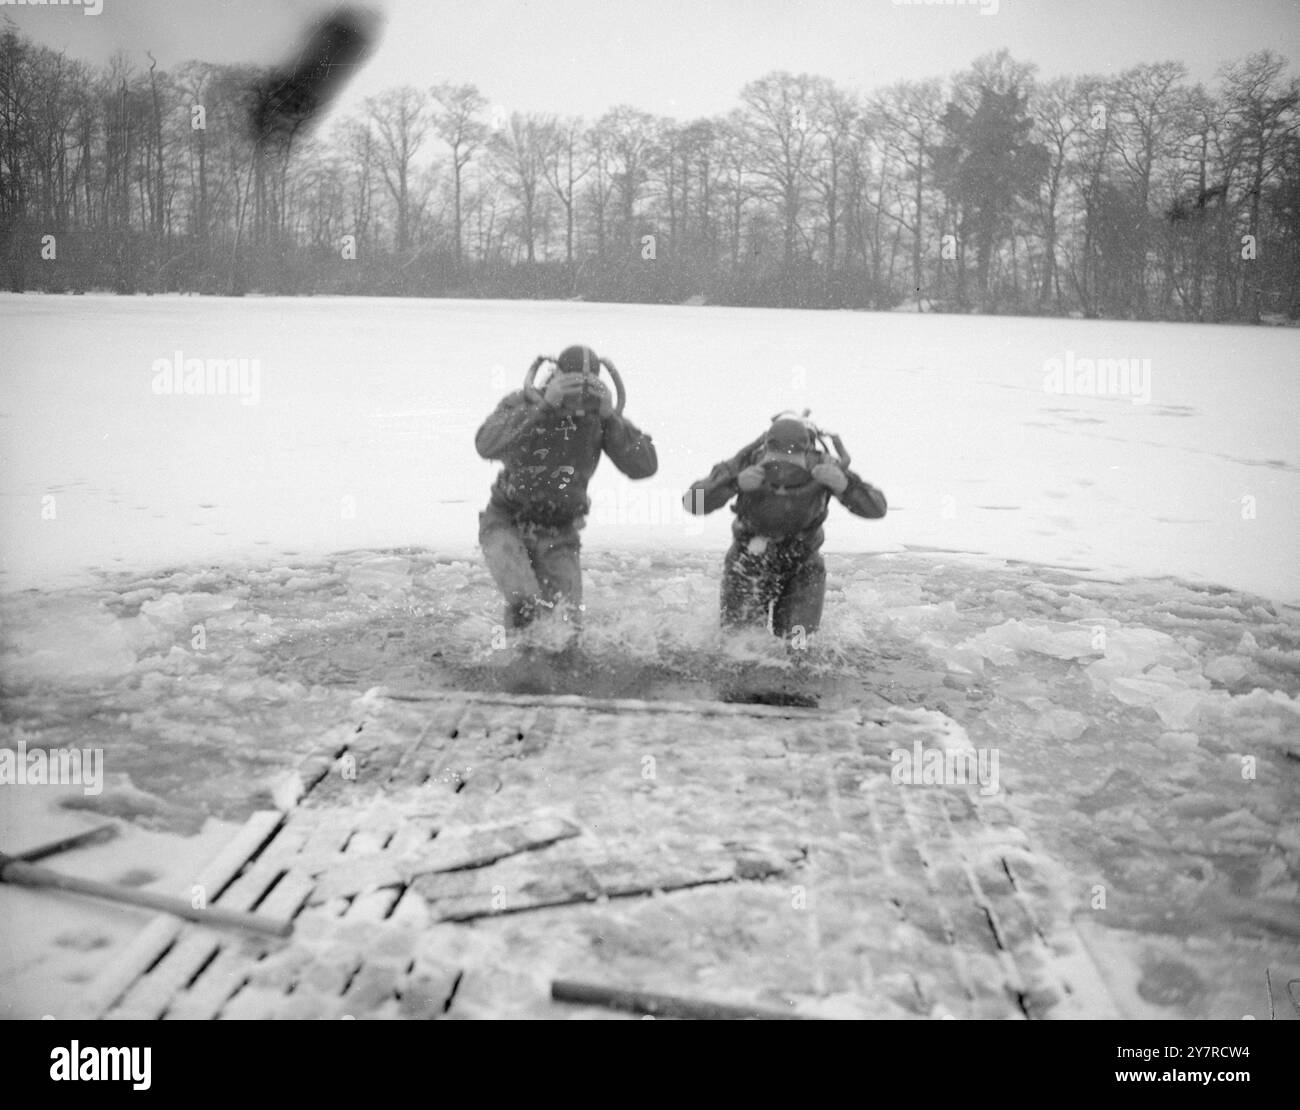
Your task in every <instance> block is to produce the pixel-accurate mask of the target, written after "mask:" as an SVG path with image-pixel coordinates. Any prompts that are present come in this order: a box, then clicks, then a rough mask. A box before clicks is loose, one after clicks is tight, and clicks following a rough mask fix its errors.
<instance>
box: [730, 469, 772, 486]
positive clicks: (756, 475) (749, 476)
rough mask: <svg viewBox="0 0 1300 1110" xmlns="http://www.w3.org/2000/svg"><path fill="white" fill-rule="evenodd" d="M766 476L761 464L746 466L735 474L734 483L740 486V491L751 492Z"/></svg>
mask: <svg viewBox="0 0 1300 1110" xmlns="http://www.w3.org/2000/svg"><path fill="white" fill-rule="evenodd" d="M766 477H767V474H766V472H765V471H764V470H763V468H762V467H761V466H747V467H745V469H744V470H742V471H741V472H740V473H739V474H737V475H736V485H738V486H739V487H740V489H741V492H742V493H753V492H754V491H755V490H756V489H758V487H759V486H761V485H762V484H763V480H764V479H765V478H766Z"/></svg>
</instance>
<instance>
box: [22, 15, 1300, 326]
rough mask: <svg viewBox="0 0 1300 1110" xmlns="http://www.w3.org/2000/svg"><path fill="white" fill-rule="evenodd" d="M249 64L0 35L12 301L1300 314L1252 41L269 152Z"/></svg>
mask: <svg viewBox="0 0 1300 1110" xmlns="http://www.w3.org/2000/svg"><path fill="white" fill-rule="evenodd" d="M264 76H265V73H264V71H260V70H258V69H257V68H255V67H248V66H229V65H212V64H208V63H205V62H197V61H195V62H189V63H186V64H184V65H182V66H180V67H178V68H177V69H176V70H175V71H173V72H167V71H164V70H162V69H161V68H159V67H158V66H157V65H156V64H155V63H154V62H153V59H152V58H150V65H149V66H148V68H147V69H144V68H141V67H138V66H133V65H132V64H131V63H130V62H129V61H128V60H127V59H126V58H125V57H124V56H118V57H116V58H114V59H113V60H112V61H111V62H109V63H108V64H107V65H106V66H104V67H101V68H99V69H94V68H91V67H89V66H87V65H85V64H83V63H81V62H77V61H73V60H69V59H68V58H67V57H66V56H64V55H63V54H62V53H59V52H55V51H52V50H50V49H48V48H45V47H42V46H39V45H36V44H34V43H32V42H30V41H28V40H26V39H24V38H23V37H22V36H21V35H20V34H19V33H18V32H17V31H16V29H15V28H14V27H13V25H12V24H9V25H7V26H5V28H4V30H3V33H2V34H0V265H2V266H3V269H4V274H3V276H0V281H2V282H4V283H5V284H6V285H7V286H8V287H9V288H10V289H13V290H16V291H21V290H46V291H51V292H59V291H84V290H87V289H110V290H115V291H118V292H122V293H131V292H163V291H192V292H200V293H218V294H236V295H238V294H242V293H246V292H264V293H278V294H298V293H304V294H305V293H335V294H382V295H398V296H467V297H486V296H491V297H554V298H563V297H569V298H588V299H593V300H614V301H637V302H655V303H681V302H687V301H695V302H697V303H698V302H708V303H715V304H735V305H771V306H782V307H803V308H869V309H888V308H896V307H899V306H905V307H915V308H918V309H933V310H938V311H954V312H956V311H967V312H969V311H977V312H1005V313H1044V314H1065V313H1073V314H1080V315H1083V316H1088V317H1110V318H1137V319H1176V320H1201V321H1219V320H1244V321H1255V322H1257V321H1259V320H1260V319H1261V317H1266V316H1271V315H1284V316H1286V317H1288V318H1291V319H1297V318H1300V82H1298V81H1297V79H1296V78H1294V77H1289V76H1288V75H1287V62H1286V60H1285V59H1283V58H1280V57H1278V56H1277V55H1275V54H1273V53H1272V52H1270V51H1267V50H1265V51H1260V52H1258V53H1255V54H1252V55H1250V56H1249V57H1247V58H1245V59H1242V60H1240V61H1236V62H1232V63H1229V64H1227V65H1225V66H1224V67H1223V68H1222V69H1221V70H1220V72H1219V75H1218V77H1217V79H1216V83H1215V85H1214V87H1213V88H1211V89H1206V88H1205V87H1204V86H1202V85H1200V84H1191V83H1189V81H1188V76H1187V71H1186V68H1185V67H1184V66H1183V65H1182V64H1181V63H1178V62H1172V61H1170V62H1158V63H1150V64H1143V65H1138V66H1135V67H1133V68H1131V69H1129V70H1127V71H1125V72H1123V73H1120V74H1118V75H1117V76H1114V77H1106V78H1103V77H1094V76H1082V77H1062V78H1056V79H1053V80H1050V81H1039V80H1037V79H1036V78H1035V67H1034V66H1033V65H1032V64H1029V63H1026V62H1020V61H1017V60H1015V59H1013V58H1012V57H1011V56H1010V55H1009V54H1008V53H1007V52H1006V51H1001V52H999V53H997V54H992V55H987V56H985V57H982V58H980V59H978V60H976V61H975V62H974V63H973V64H972V65H971V67H970V68H969V69H967V70H965V71H963V72H961V73H958V74H955V75H953V76H952V77H951V78H949V79H946V80H941V79H937V78H936V79H931V80H922V81H904V82H899V83H897V84H894V85H891V86H889V87H887V88H883V89H879V90H876V91H874V92H871V93H865V94H864V93H857V92H853V91H849V90H847V89H845V88H842V87H840V86H839V85H837V84H835V83H834V82H833V81H830V80H828V79H826V78H823V77H817V76H812V75H807V74H790V73H785V72H775V73H769V74H767V75H766V76H763V77H760V78H758V79H756V80H754V81H752V82H750V83H749V84H747V85H746V86H745V87H744V88H743V89H741V90H740V94H739V103H738V104H737V105H736V106H735V107H734V108H733V109H732V110H731V111H729V112H727V113H726V114H725V115H721V116H715V117H711V118H705V119H696V120H690V121H685V122H682V121H677V120H673V119H667V118H663V117H657V116H654V115H651V114H649V113H646V112H644V111H641V110H639V109H637V108H634V107H630V106H627V105H620V106H617V107H614V108H612V109H611V110H609V111H608V112H606V113H605V114H604V115H603V116H601V117H600V118H599V119H597V120H595V121H594V122H588V121H585V120H582V119H575V118H558V117H556V116H554V115H547V114H544V113H536V112H507V111H505V110H503V109H501V108H500V107H498V106H495V105H493V104H492V103H491V102H490V101H489V100H488V98H487V97H485V96H484V95H483V93H482V92H480V90H479V89H478V88H476V87H475V86H474V85H472V84H456V83H440V84H436V85H433V86H431V87H428V88H416V87H413V86H403V87H400V88H393V89H390V90H388V91H386V92H384V93H382V94H381V95H378V96H375V97H373V98H371V99H369V100H367V101H366V102H365V104H364V107H363V108H362V109H361V110H359V111H358V112H356V113H354V114H353V115H351V116H349V117H346V118H341V119H336V120H333V121H331V123H330V125H329V126H328V127H326V128H323V129H316V130H311V129H310V128H308V127H307V126H303V127H294V128H290V129H287V130H284V131H282V132H278V133H276V134H275V135H274V136H273V137H272V138H270V139H266V138H265V137H263V138H262V139H260V140H259V139H258V138H257V137H256V136H255V135H254V134H253V132H252V131H251V130H250V127H249V119H250V113H251V111H252V107H253V106H252V105H251V103H250V97H251V96H252V95H253V94H252V92H251V90H255V89H257V88H258V87H259V81H261V80H262V79H263V78H264Z"/></svg>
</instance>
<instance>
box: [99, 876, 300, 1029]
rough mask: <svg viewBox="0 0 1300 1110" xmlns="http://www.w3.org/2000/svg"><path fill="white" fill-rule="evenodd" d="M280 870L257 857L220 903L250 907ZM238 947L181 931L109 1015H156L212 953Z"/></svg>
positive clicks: (209, 935)
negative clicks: (170, 946) (173, 943)
mask: <svg viewBox="0 0 1300 1110" xmlns="http://www.w3.org/2000/svg"><path fill="white" fill-rule="evenodd" d="M281 873H282V868H281V867H280V865H279V864H275V863H266V862H264V861H263V860H262V859H260V858H259V859H258V860H257V861H256V862H255V863H254V864H253V865H252V866H251V867H249V868H248V869H247V870H246V871H245V872H244V873H243V874H242V875H240V876H239V877H238V878H237V879H235V881H234V882H233V883H231V884H230V886H229V887H228V888H227V889H226V891H225V892H224V893H223V895H222V897H221V900H220V904H221V905H222V906H226V907H228V908H234V909H241V910H246V909H248V908H250V907H251V906H253V905H254V904H255V903H256V902H257V901H258V899H259V898H261V896H262V895H263V894H264V893H266V891H267V889H268V888H270V886H271V884H272V883H274V882H275V881H276V879H277V878H279V876H280V874H281ZM240 948H241V944H240V942H239V941H238V940H237V939H235V938H230V937H221V936H219V935H217V934H215V933H213V932H212V931H211V930H207V929H202V930H198V929H187V930H185V931H184V932H183V933H182V934H181V936H180V937H179V938H178V939H177V942H176V944H175V945H174V946H173V947H172V949H171V951H169V952H168V953H167V954H166V955H165V956H164V957H163V958H162V959H161V960H160V961H159V962H158V964H157V966H156V967H154V968H152V969H151V970H150V971H149V972H148V973H147V974H145V975H143V976H141V977H140V978H139V979H138V980H137V981H136V982H135V983H134V984H133V985H132V986H131V988H130V990H128V991H127V992H126V994H125V995H124V996H123V998H122V1001H121V1002H120V1003H119V1004H118V1006H116V1007H115V1008H114V1011H113V1012H112V1014H111V1016H113V1017H126V1018H133V1019H144V1020H153V1019H156V1018H158V1017H160V1016H161V1015H162V1013H163V1011H164V1010H165V1009H166V1008H167V1007H168V1005H169V1004H170V1003H171V1002H172V1000H173V998H175V996H176V995H177V994H178V993H179V992H180V991H181V990H183V989H184V988H185V985H186V984H187V983H189V981H190V980H191V979H193V978H194V977H195V976H196V975H198V973H199V969H200V968H202V967H203V965H204V964H205V963H207V962H208V961H209V960H211V959H212V958H213V954H214V953H217V952H220V951H224V950H227V949H233V950H239V949H240ZM205 974H206V972H205Z"/></svg>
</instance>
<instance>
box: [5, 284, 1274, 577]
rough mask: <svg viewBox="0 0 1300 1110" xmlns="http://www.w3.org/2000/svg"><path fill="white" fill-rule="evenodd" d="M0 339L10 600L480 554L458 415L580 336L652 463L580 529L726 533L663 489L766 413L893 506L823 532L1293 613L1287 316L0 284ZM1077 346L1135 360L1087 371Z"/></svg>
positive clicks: (655, 539) (713, 457)
mask: <svg viewBox="0 0 1300 1110" xmlns="http://www.w3.org/2000/svg"><path fill="white" fill-rule="evenodd" d="M0 337H2V338H0V460H2V462H3V471H2V473H0V495H2V496H0V568H2V569H0V589H3V590H5V591H12V590H17V589H24V588H28V587H32V586H37V587H52V586H58V585H66V584H73V583H76V582H79V581H84V580H86V579H87V578H88V577H90V576H91V575H92V574H93V573H94V572H96V571H115V570H132V571H137V570H150V569H155V568H160V567H164V566H173V565H179V564H190V563H195V562H197V563H202V564H204V565H207V564H223V565H227V566H228V565H230V564H232V563H238V562H239V561H241V560H249V561H255V562H266V561H270V560H274V559H276V558H278V557H279V556H281V555H283V554H287V553H292V554H297V555H303V556H310V555H318V554H322V553H324V552H327V551H331V550H340V549H355V548H382V547H401V546H419V547H427V548H433V549H436V550H438V551H440V552H445V553H447V554H453V555H467V554H472V553H473V551H474V548H475V543H476V531H477V514H478V512H479V510H480V509H481V508H482V506H483V504H484V503H485V501H486V499H487V493H488V487H489V485H490V483H491V479H492V477H493V474H494V471H495V464H489V463H487V462H484V461H483V460H481V459H479V457H478V456H477V454H476V453H475V451H474V446H473V437H474V432H475V430H476V429H477V428H478V426H479V424H480V423H481V422H482V420H483V419H484V417H485V416H486V415H487V413H488V412H489V411H490V410H491V408H492V407H493V405H494V404H495V403H496V401H497V400H498V399H499V398H500V397H501V396H502V395H503V394H504V393H505V392H507V391H508V390H510V389H514V388H517V387H518V385H519V383H520V381H521V379H522V376H523V373H524V370H525V368H526V367H527V366H528V364H529V362H530V361H531V360H532V358H533V357H534V356H535V355H537V354H552V355H553V354H556V353H558V352H559V351H560V350H561V349H562V348H563V347H565V346H567V345H568V344H570V343H576V342H581V343H586V344H589V345H591V346H593V347H595V348H596V349H597V351H599V352H600V353H601V354H603V355H606V356H608V357H609V358H611V359H612V360H613V361H614V362H615V363H616V364H617V365H618V367H619V368H620V369H621V370H622V372H623V375H624V378H625V379H626V382H627V386H628V392H629V402H628V407H627V414H628V416H629V417H630V418H631V419H632V420H633V421H634V422H636V423H637V424H638V425H639V426H640V427H641V428H643V429H644V430H646V431H649V432H650V433H651V434H652V435H653V436H654V437H655V441H656V444H657V446H658V449H659V457H660V471H659V474H658V475H657V476H656V477H655V478H653V479H650V480H648V481H645V482H641V483H631V482H629V481H628V480H626V479H625V478H623V477H622V475H620V474H618V472H617V471H616V470H615V469H614V467H613V466H612V465H611V464H610V463H609V462H608V461H606V462H605V463H604V464H603V465H602V467H601V470H600V471H599V472H598V473H597V475H596V477H595V479H594V480H593V483H592V487H591V492H592V495H593V499H594V509H593V513H592V517H591V519H590V521H589V523H588V528H587V531H586V533H585V543H586V545H587V547H588V548H589V549H595V550H599V549H605V548H624V549H627V548H631V549H653V550H681V549H696V550H698V549H713V550H717V551H719V552H721V551H722V549H723V548H724V547H725V544H726V542H727V537H728V527H729V524H730V520H731V514H730V513H729V512H720V513H717V514H715V515H714V516H712V517H709V518H707V519H705V520H700V519H696V518H691V517H688V516H687V515H686V514H685V513H684V512H683V511H682V509H681V507H680V497H681V494H682V492H683V491H684V490H685V489H686V487H687V486H688V485H689V484H690V482H691V481H692V480H694V479H695V478H698V477H701V476H702V475H704V474H705V473H707V471H708V469H709V468H710V467H711V466H712V465H713V463H714V462H716V461H718V460H719V459H722V458H724V457H726V456H729V455H731V454H733V453H734V452H735V451H736V450H737V449H738V448H739V447H741V446H742V445H743V444H745V443H747V442H749V441H750V440H752V439H753V438H754V437H755V436H756V435H758V434H759V432H760V431H761V430H762V429H763V427H764V426H765V425H766V423H767V421H768V419H769V418H770V417H771V416H772V415H773V414H775V413H776V412H778V411H780V410H783V409H791V408H793V409H803V408H810V409H811V410H812V414H813V416H814V418H815V419H817V420H819V421H820V422H821V423H822V424H823V426H825V427H827V428H829V429H831V430H834V431H838V432H840V433H841V434H842V435H843V437H844V440H845V441H846V443H847V445H848V447H849V449H850V450H851V452H852V454H853V466H854V469H855V470H857V471H858V472H859V473H860V474H861V475H862V476H863V477H864V478H866V479H867V480H868V481H871V482H873V483H875V484H876V485H878V486H880V487H881V488H882V489H883V490H884V491H885V493H886V494H887V496H888V498H889V502H890V511H889V515H888V516H887V517H886V518H885V519H884V520H882V521H864V520H861V519H858V518H855V517H852V516H850V515H849V514H848V513H847V512H844V511H842V510H840V509H837V508H833V509H832V515H831V518H830V520H829V521H828V524H827V545H826V547H827V550H828V551H888V550H900V549H903V548H940V549H948V550H958V551H968V552H982V553H988V554H990V555H994V556H998V557H1002V558H1012V559H1022V560H1028V561H1035V562H1043V563H1049V564H1059V565H1065V566H1070V567H1074V568H1087V569H1088V570H1090V571H1092V572H1095V573H1097V574H1098V575H1101V576H1112V577H1113V576H1123V577H1128V576H1135V575H1142V576H1147V575H1175V576H1179V577H1185V578H1188V579H1190V580H1193V581H1200V582H1209V583H1219V584H1223V585H1225V586H1230V587H1234V588H1237V589H1245V590H1251V591H1255V592H1258V593H1261V594H1264V595H1266V596H1268V597H1271V598H1274V599H1277V600H1282V601H1287V602H1296V601H1300V559H1298V558H1296V555H1295V553H1296V551H1297V550H1300V420H1298V419H1297V417H1298V416H1300V332H1297V331H1296V330H1294V329H1265V328H1246V327H1215V326H1199V325H1181V324H1163V323H1161V324H1147V323H1116V322H1107V321H1079V320H1058V319H1022V318H991V317H956V316H935V315H910V314H902V313H894V314H872V313H850V312H844V313H834V312H795V311H779V310H757V309H728V308H705V307H651V306H629V305H612V304H579V303H567V302H524V301H510V302H501V301H440V300H386V299H385V300H381V299H349V298H314V299H306V298H283V299H282V298H246V299H221V298H198V297H180V296H176V297H148V298H146V297H132V298H119V297H113V296H84V297H53V296H50V297H45V296H15V295H0ZM178 352H179V354H178ZM194 358H198V359H204V360H207V359H246V360H249V361H248V363H247V364H246V377H245V378H244V379H243V380H242V382H241V386H242V390H243V392H242V395H238V394H234V393H227V394H225V395H206V394H200V395H184V394H182V395H175V394H171V395H169V394H166V393H160V392H159V391H158V386H159V381H160V379H159V365H158V364H160V363H166V364H175V362H176V361H177V360H178V359H179V360H181V361H182V362H183V361H184V360H187V359H194ZM1098 359H1130V360H1133V366H1134V367H1135V368H1136V367H1138V366H1140V367H1141V371H1140V372H1138V373H1134V374H1132V375H1131V376H1123V377H1120V378H1116V379H1115V380H1113V381H1107V380H1105V375H1103V376H1102V380H1101V382H1100V383H1098V384H1094V386H1093V388H1092V389H1091V390H1089V382H1088V379H1087V378H1086V377H1084V376H1083V375H1084V373H1085V371H1086V362H1085V361H1084V360H1098ZM253 360H256V362H255V364H254V361H253ZM1053 360H1058V362H1055V363H1054V362H1053ZM1147 360H1149V362H1148V361H1147ZM1054 367H1059V370H1060V373H1059V376H1058V377H1057V378H1055V379H1054V378H1053V377H1052V376H1051V371H1052V370H1053V368H1054Z"/></svg>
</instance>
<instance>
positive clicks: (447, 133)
mask: <svg viewBox="0 0 1300 1110" xmlns="http://www.w3.org/2000/svg"><path fill="white" fill-rule="evenodd" d="M433 97H434V99H435V100H436V101H437V102H438V104H439V105H440V106H441V110H440V111H439V112H438V113H437V116H436V118H435V121H434V125H435V127H437V129H438V135H439V137H440V138H441V139H442V141H443V142H444V143H446V144H447V145H448V146H449V147H451V175H452V195H453V198H454V199H453V204H452V236H453V238H454V239H455V258H456V265H457V267H459V266H460V265H461V262H462V261H463V257H464V254H463V250H464V248H463V245H462V240H463V235H462V228H461V224H462V217H461V189H462V175H463V174H464V172H465V167H466V166H467V165H469V162H470V159H471V158H473V157H474V154H475V152H476V151H477V150H478V148H479V147H480V146H482V145H483V141H484V139H485V138H486V137H487V133H488V132H487V127H486V126H485V125H484V124H483V122H482V121H481V120H480V119H479V118H478V117H479V115H480V113H482V111H483V109H484V108H486V107H487V100H486V99H485V98H484V97H483V95H482V93H480V92H479V91H478V89H477V88H476V87H475V86H474V85H453V84H450V83H447V82H444V83H442V84H439V85H435V86H434V88H433Z"/></svg>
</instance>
